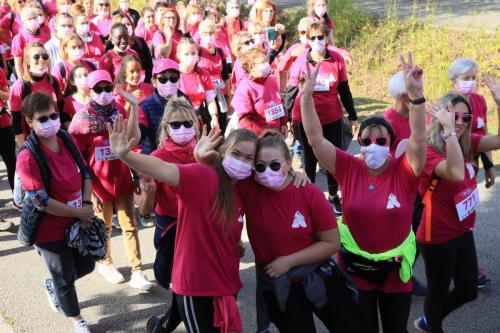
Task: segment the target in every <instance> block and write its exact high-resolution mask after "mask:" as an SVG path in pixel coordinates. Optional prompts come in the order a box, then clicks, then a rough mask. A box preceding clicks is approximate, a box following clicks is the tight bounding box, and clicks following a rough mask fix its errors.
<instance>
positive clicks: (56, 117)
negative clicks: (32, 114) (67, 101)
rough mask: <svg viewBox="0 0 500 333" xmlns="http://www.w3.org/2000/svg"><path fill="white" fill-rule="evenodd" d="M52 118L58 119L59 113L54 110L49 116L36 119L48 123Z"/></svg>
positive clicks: (41, 122)
mask: <svg viewBox="0 0 500 333" xmlns="http://www.w3.org/2000/svg"><path fill="white" fill-rule="evenodd" d="M49 119H50V120H57V119H59V113H57V112H54V113H51V114H49V115H48V116H42V117H40V118H36V121H38V122H39V123H40V124H43V123H46V122H47V121H49Z"/></svg>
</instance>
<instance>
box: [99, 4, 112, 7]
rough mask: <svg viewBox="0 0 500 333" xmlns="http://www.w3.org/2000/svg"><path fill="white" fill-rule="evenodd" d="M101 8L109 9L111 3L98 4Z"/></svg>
mask: <svg viewBox="0 0 500 333" xmlns="http://www.w3.org/2000/svg"><path fill="white" fill-rule="evenodd" d="M97 5H98V6H99V7H109V3H98V4H97Z"/></svg>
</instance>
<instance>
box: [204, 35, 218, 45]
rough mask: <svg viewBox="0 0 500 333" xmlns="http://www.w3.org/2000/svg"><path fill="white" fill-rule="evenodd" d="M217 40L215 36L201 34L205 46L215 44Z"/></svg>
mask: <svg viewBox="0 0 500 333" xmlns="http://www.w3.org/2000/svg"><path fill="white" fill-rule="evenodd" d="M214 42H215V36H201V44H202V45H203V46H209V45H213V44H214Z"/></svg>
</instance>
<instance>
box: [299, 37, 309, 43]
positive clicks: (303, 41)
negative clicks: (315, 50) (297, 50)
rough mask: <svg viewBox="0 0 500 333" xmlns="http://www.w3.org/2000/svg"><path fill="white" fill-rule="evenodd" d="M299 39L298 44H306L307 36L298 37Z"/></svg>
mask: <svg viewBox="0 0 500 333" xmlns="http://www.w3.org/2000/svg"><path fill="white" fill-rule="evenodd" d="M299 39H300V44H304V45H306V44H307V36H306V35H300V36H299Z"/></svg>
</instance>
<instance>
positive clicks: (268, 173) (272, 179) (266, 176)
mask: <svg viewBox="0 0 500 333" xmlns="http://www.w3.org/2000/svg"><path fill="white" fill-rule="evenodd" d="M255 180H256V181H257V182H258V183H259V184H261V185H264V186H265V187H268V188H270V189H271V190H275V189H277V188H279V187H280V186H281V185H283V183H284V182H285V180H286V175H285V174H283V172H282V171H281V169H279V170H278V171H273V170H271V168H270V167H269V166H268V167H267V168H266V170H264V172H256V173H255Z"/></svg>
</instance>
